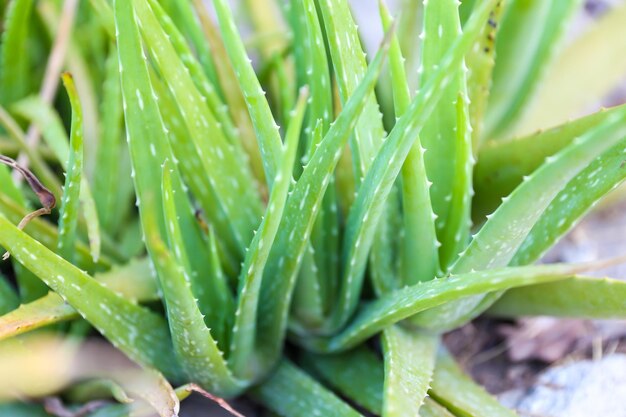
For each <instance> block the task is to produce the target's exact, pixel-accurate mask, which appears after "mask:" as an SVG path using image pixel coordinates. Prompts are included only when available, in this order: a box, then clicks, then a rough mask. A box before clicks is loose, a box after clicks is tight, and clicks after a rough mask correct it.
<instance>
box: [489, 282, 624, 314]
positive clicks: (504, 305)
mask: <svg viewBox="0 0 626 417" xmlns="http://www.w3.org/2000/svg"><path fill="white" fill-rule="evenodd" d="M625 294H626V283H624V282H623V281H619V280H614V279H608V278H604V279H600V278H593V277H574V278H571V279H567V280H565V281H562V282H559V283H558V284H539V285H531V286H529V287H525V288H517V289H514V290H510V291H507V292H506V293H505V294H504V296H503V297H502V298H501V299H500V300H498V302H496V303H495V304H494V305H493V306H492V307H491V308H490V309H489V310H488V311H489V314H491V315H495V316H499V317H517V316H559V317H583V318H594V319H612V318H619V319H621V318H623V316H624V299H625V298H624V296H625Z"/></svg>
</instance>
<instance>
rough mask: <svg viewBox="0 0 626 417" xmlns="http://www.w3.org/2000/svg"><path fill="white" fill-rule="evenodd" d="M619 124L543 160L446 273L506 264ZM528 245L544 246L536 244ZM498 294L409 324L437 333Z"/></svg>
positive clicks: (609, 142)
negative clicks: (430, 329)
mask: <svg viewBox="0 0 626 417" xmlns="http://www.w3.org/2000/svg"><path fill="white" fill-rule="evenodd" d="M623 120H624V117H623V116H622V115H621V114H614V115H613V116H612V117H610V118H609V119H608V120H607V121H606V123H604V124H602V125H600V126H599V127H596V128H594V129H592V130H590V131H588V132H586V133H585V134H583V135H582V136H579V137H578V138H577V139H575V140H574V141H573V142H572V144H571V145H570V146H568V147H566V148H565V149H563V150H562V151H561V152H559V153H557V154H556V155H553V156H551V157H550V158H548V159H546V162H545V163H544V164H543V165H542V166H541V167H540V168H539V169H537V170H536V171H535V172H534V173H533V174H532V175H530V176H529V177H527V178H526V181H524V182H523V183H522V184H521V185H520V186H519V187H517V188H516V189H515V191H513V193H512V194H511V195H510V196H509V197H507V199H506V200H505V201H503V203H502V205H500V206H499V207H498V209H497V210H496V211H495V212H494V213H493V215H491V216H490V217H489V219H488V220H487V222H486V223H485V225H484V226H483V227H482V228H481V229H480V231H479V232H478V234H476V235H475V236H474V239H472V241H471V242H470V244H469V246H468V247H467V249H466V250H465V252H464V253H463V254H462V255H461V257H460V258H459V260H458V261H457V262H456V264H455V265H454V266H453V268H452V272H453V273H462V272H467V271H471V270H485V269H490V268H498V267H502V266H505V265H507V264H508V263H509V262H511V260H512V259H513V257H514V256H515V254H516V252H517V251H518V249H519V248H520V246H521V245H522V244H523V242H524V240H525V239H527V236H528V235H529V232H530V231H531V230H532V229H533V228H534V226H536V224H537V223H538V221H540V219H541V218H542V214H543V212H544V210H546V208H547V207H548V206H550V204H551V203H552V201H553V200H554V199H555V198H556V197H557V196H558V195H559V193H560V192H562V190H563V188H565V187H566V186H567V184H568V182H569V181H570V180H571V179H572V178H574V177H575V176H576V175H577V174H578V173H579V172H581V171H582V170H584V169H586V168H587V167H588V166H589V165H590V164H592V163H593V161H594V159H595V158H597V157H598V156H599V155H601V154H602V153H603V152H605V151H606V150H607V149H608V148H610V147H611V146H613V145H615V144H616V143H618V142H619V141H620V140H621V139H622V138H623V135H624V134H625V133H626V128H625V127H624V126H623ZM556 204H557V206H556V207H560V206H562V204H559V202H558V200H557V203H556ZM577 214H580V212H579V213H577ZM576 218H578V216H576ZM564 223H565V222H564ZM564 223H563V224H564ZM563 224H561V226H563ZM557 227H558V224H557ZM533 246H534V245H533ZM534 247H535V248H537V247H538V248H544V247H545V246H544V245H543V244H542V243H537V246H534ZM498 296H499V294H497V293H495V294H491V295H488V296H487V297H482V296H479V297H473V298H467V299H465V300H461V301H460V302H458V303H450V304H448V305H444V306H442V307H441V308H437V309H433V310H431V311H428V312H425V313H423V314H420V316H419V317H417V318H414V322H415V323H417V324H418V325H420V326H423V327H427V328H433V329H434V328H436V329H438V330H442V329H445V328H451V327H452V326H457V325H459V324H460V323H463V322H465V321H467V320H469V319H471V318H473V317H475V316H476V315H478V314H480V313H481V312H482V311H484V310H485V309H486V308H487V307H488V306H489V305H490V304H491V303H493V301H495V300H496V299H497V298H498Z"/></svg>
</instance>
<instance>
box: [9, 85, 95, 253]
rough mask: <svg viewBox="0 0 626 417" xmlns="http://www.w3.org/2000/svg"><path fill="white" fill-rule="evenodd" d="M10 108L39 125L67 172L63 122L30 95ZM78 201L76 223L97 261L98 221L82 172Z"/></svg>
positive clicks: (69, 147)
mask: <svg viewBox="0 0 626 417" xmlns="http://www.w3.org/2000/svg"><path fill="white" fill-rule="evenodd" d="M13 110H14V111H15V112H16V113H17V114H19V115H21V116H23V117H26V118H27V119H29V120H30V121H31V122H33V123H34V124H35V125H36V126H37V127H39V129H40V130H41V131H42V132H43V133H42V136H43V138H44V140H45V141H46V143H47V144H48V146H50V148H51V149H52V151H53V153H54V155H55V157H56V158H57V160H58V161H59V163H60V164H61V166H62V167H63V168H64V169H65V170H66V171H67V170H68V169H69V166H68V161H69V158H70V154H71V152H70V150H71V146H70V141H69V138H68V135H67V133H66V132H65V128H64V127H63V121H62V120H61V118H60V116H59V115H58V114H57V113H56V112H55V111H54V109H53V108H52V106H50V105H49V104H46V103H45V102H44V101H43V100H42V99H41V98H40V97H36V96H30V97H27V98H25V99H23V100H20V101H19V102H17V103H16V104H15V105H14V106H13ZM81 112H82V109H81ZM81 118H82V116H81ZM81 129H82V128H81ZM81 136H83V142H84V129H83V133H82V134H81ZM79 201H80V203H81V204H82V208H83V211H82V214H83V217H82V218H79V219H80V220H79V222H80V223H78V224H79V230H84V229H87V234H88V236H89V244H90V249H91V256H92V257H93V259H94V261H96V262H97V261H98V259H99V258H100V247H101V245H102V243H101V241H102V237H101V231H100V222H99V220H98V211H97V209H96V203H95V200H94V197H93V195H92V192H91V187H90V186H89V183H88V182H87V179H86V178H85V176H84V175H81V179H80V192H79Z"/></svg>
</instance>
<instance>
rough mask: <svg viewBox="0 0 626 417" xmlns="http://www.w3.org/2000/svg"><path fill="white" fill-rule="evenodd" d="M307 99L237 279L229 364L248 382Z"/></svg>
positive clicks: (304, 95) (288, 138)
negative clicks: (264, 288)
mask: <svg viewBox="0 0 626 417" xmlns="http://www.w3.org/2000/svg"><path fill="white" fill-rule="evenodd" d="M307 99H308V91H307V90H306V89H305V90H302V92H301V94H300V98H299V100H298V105H297V107H296V109H295V113H294V115H293V117H292V119H291V123H290V124H289V128H288V129H287V136H286V138H285V147H284V150H283V156H282V159H281V163H280V165H279V167H278V170H277V171H276V178H274V180H273V181H272V183H273V187H272V192H271V194H270V197H269V201H268V206H267V210H266V212H265V216H264V218H263V221H262V222H261V225H260V226H259V229H258V230H257V232H256V234H255V236H254V239H252V243H251V244H250V247H249V248H248V252H247V254H246V259H245V261H244V263H243V267H242V268H241V273H240V277H239V286H240V289H239V296H238V301H237V303H238V305H237V312H236V314H235V324H234V327H233V333H232V340H231V347H230V357H229V364H230V365H231V367H232V369H233V372H234V373H235V375H237V376H239V377H241V378H245V379H249V380H250V379H254V378H257V377H258V373H259V370H258V369H254V367H253V366H252V365H251V364H253V363H254V362H255V361H251V360H250V359H251V357H252V355H254V347H255V346H254V345H255V339H256V325H257V312H258V304H259V295H260V289H261V282H262V278H263V272H264V270H265V266H266V264H267V261H268V258H269V256H270V253H271V250H272V248H273V243H274V242H275V238H276V234H277V233H278V228H279V225H280V223H281V220H282V218H283V212H284V210H285V203H286V200H287V193H288V192H289V186H290V184H291V181H292V175H291V173H292V172H293V165H294V162H295V159H296V151H297V148H298V139H299V137H300V128H301V127H302V120H303V118H304V112H305V110H306V100H307ZM260 362H261V361H260ZM263 371H264V370H263V369H262V370H260V372H263Z"/></svg>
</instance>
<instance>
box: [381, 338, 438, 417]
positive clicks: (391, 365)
mask: <svg viewBox="0 0 626 417" xmlns="http://www.w3.org/2000/svg"><path fill="white" fill-rule="evenodd" d="M382 340H383V350H384V355H385V385H384V392H385V394H384V399H383V413H382V415H383V416H385V417H404V416H406V417H409V416H415V415H418V414H419V410H420V408H421V406H422V403H423V401H424V398H426V393H427V391H428V389H429V387H430V380H431V378H432V373H433V369H434V367H435V357H436V351H437V344H438V338H437V336H434V335H428V334H425V333H420V332H419V330H405V329H403V328H401V327H400V326H390V327H388V328H387V329H385V330H384V331H383V339H382Z"/></svg>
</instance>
